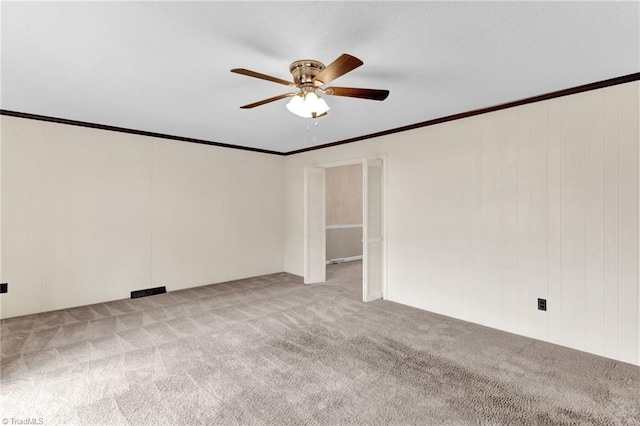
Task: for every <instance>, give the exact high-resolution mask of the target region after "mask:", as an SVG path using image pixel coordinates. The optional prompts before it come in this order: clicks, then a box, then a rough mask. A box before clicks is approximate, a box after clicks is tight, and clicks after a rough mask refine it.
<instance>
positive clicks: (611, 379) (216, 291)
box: [0, 262, 640, 425]
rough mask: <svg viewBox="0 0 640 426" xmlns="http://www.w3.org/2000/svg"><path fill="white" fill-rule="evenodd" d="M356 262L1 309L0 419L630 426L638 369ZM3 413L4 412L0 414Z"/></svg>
mask: <svg viewBox="0 0 640 426" xmlns="http://www.w3.org/2000/svg"><path fill="white" fill-rule="evenodd" d="M360 268H361V264H360V262H351V263H345V264H340V265H331V266H330V267H329V270H328V277H329V281H328V282H327V283H326V284H322V285H314V286H305V285H303V284H302V283H301V281H300V278H299V277H295V276H292V275H289V274H284V273H282V274H274V275H269V276H264V277H258V278H252V279H246V280H240V281H235V282H230V283H224V284H217V285H211V286H205V287H199V288H194V289H190V290H182V291H176V292H171V293H168V294H165V295H158V296H151V297H146V298H141V299H135V300H121V301H116V302H110V303H102V304H97V305H92V306H85V307H80V308H74V309H67V310H62V311H57V312H49V313H44V314H39V315H30V316H25V317H19V318H13V319H8V320H3V321H1V322H0V332H1V334H2V336H1V337H2V347H1V351H2V363H1V370H0V371H1V376H0V385H1V389H0V417H1V418H7V419H11V418H16V419H25V418H35V419H39V418H42V420H43V422H44V424H47V425H49V424H57V423H74V424H78V423H83V424H127V423H129V424H203V425H211V424H224V425H228V424H269V425H287V424H300V425H303V424H309V425H313V424H326V425H341V424H419V425H425V424H427V425H429V424H455V425H460V424H496V425H497V424H504V425H518V424H531V425H538V424H572V425H590V424H594V425H600V424H602V425H613V424H628V425H638V424H640V371H639V370H640V369H639V368H638V367H635V366H632V365H629V364H624V363H620V362H615V361H611V360H608V359H605V358H601V357H597V356H592V355H588V354H585V353H581V352H578V351H573V350H570V349H566V348H562V347H559V346H555V345H551V344H547V343H543V342H539V341H535V340H531V339H527V338H524V337H520V336H516V335H512V334H508V333H503V332H500V331H496V330H493V329H489V328H485V327H482V326H478V325H474V324H469V323H465V322H462V321H458V320H454V319H451V318H447V317H443V316H439V315H435V314H432V313H428V312H424V311H420V310H417V309H413V308H409V307H405V306H402V305H398V304H395V303H391V302H385V301H375V302H371V303H368V304H365V303H362V302H360V294H361V290H360V277H361V275H360ZM8 422H9V424H11V420H9V421H8Z"/></svg>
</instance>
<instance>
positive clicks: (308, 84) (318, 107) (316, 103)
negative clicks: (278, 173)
mask: <svg viewBox="0 0 640 426" xmlns="http://www.w3.org/2000/svg"><path fill="white" fill-rule="evenodd" d="M362 64H363V62H362V61H361V60H360V59H358V58H356V57H355V56H351V55H348V54H346V53H343V54H342V55H340V56H339V57H338V58H337V59H336V60H335V61H333V62H331V63H330V64H329V65H328V66H326V67H325V66H324V64H323V63H322V62H319V61H314V60H312V59H303V60H300V61H295V62H294V63H292V64H291V65H290V66H289V72H291V75H292V76H293V82H290V81H287V80H283V79H280V78H277V77H272V76H270V75H266V74H261V73H259V72H255V71H251V70H247V69H244V68H234V69H232V70H231V72H233V73H236V74H242V75H247V76H249V77H255V78H260V79H262V80H267V81H272V82H274V83H279V84H282V85H285V86H290V87H293V88H296V89H297V91H296V92H293V93H285V94H283V95H278V96H274V97H272V98H268V99H263V100H261V101H258V102H254V103H251V104H247V105H243V106H241V107H240V108H242V109H249V108H255V107H257V106H260V105H264V104H268V103H270V102H274V101H278V100H280V99H284V98H292V99H291V100H290V101H289V103H288V104H287V109H288V110H289V111H291V112H292V113H294V114H296V115H298V116H300V117H305V118H317V117H322V116H323V115H326V114H327V112H328V111H329V106H328V105H327V103H326V102H325V101H324V99H322V98H321V97H319V96H318V95H317V93H316V91H319V92H321V93H323V94H325V95H332V96H346V97H350V98H361V99H372V100H374V101H384V100H385V99H386V98H387V96H389V91H388V90H378V89H359V88H355V87H327V88H323V87H322V86H324V85H325V84H328V83H330V82H331V81H333V80H335V79H336V78H338V77H340V76H343V75H344V74H346V73H348V72H350V71H353V70H354V69H356V68H358V67H359V66H360V65H362Z"/></svg>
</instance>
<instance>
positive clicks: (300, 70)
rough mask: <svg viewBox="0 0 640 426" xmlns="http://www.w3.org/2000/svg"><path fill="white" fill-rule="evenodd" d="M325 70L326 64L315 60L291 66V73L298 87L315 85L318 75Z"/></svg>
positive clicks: (305, 60)
mask: <svg viewBox="0 0 640 426" xmlns="http://www.w3.org/2000/svg"><path fill="white" fill-rule="evenodd" d="M323 69H324V64H323V63H322V62H319V61H314V60H313V59H301V60H299V61H295V62H294V63H292V64H291V65H290V66H289V72H291V75H292V76H293V81H294V83H295V84H296V85H300V84H304V83H313V79H314V78H315V76H316V75H318V74H320V72H321V71H322V70H323Z"/></svg>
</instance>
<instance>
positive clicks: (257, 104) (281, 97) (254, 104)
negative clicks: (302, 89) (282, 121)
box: [240, 93, 295, 109]
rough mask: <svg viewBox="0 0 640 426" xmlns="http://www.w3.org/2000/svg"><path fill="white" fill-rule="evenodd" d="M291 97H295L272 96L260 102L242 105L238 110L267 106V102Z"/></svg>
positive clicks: (291, 94) (292, 94) (288, 95)
mask: <svg viewBox="0 0 640 426" xmlns="http://www.w3.org/2000/svg"><path fill="white" fill-rule="evenodd" d="M291 96H295V93H285V94H284V95H278V96H274V97H273V98H269V99H263V100H261V101H258V102H254V103H252V104H247V105H243V106H241V107H240V108H242V109H250V108H255V107H257V106H260V105H264V104H268V103H269V102H274V101H279V100H280V99H284V98H289V97H291Z"/></svg>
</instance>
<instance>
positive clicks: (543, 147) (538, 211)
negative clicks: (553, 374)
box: [524, 103, 549, 340]
mask: <svg viewBox="0 0 640 426" xmlns="http://www.w3.org/2000/svg"><path fill="white" fill-rule="evenodd" d="M530 108H531V110H530V111H531V133H530V144H529V152H530V164H531V174H530V176H531V180H530V181H531V193H530V224H529V233H530V239H531V252H530V253H531V258H530V268H529V274H530V284H529V292H528V294H527V297H526V299H525V303H524V306H526V311H527V312H530V313H531V315H530V333H531V335H532V336H533V337H536V338H538V339H542V340H546V339H547V336H548V322H549V321H548V311H547V312H544V311H539V310H538V309H537V299H538V298H542V299H548V297H549V296H548V263H547V257H548V246H547V244H548V242H547V241H548V235H547V229H548V222H549V221H548V217H549V211H548V207H547V200H548V152H547V151H548V142H547V104H546V103H536V104H531V106H530Z"/></svg>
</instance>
